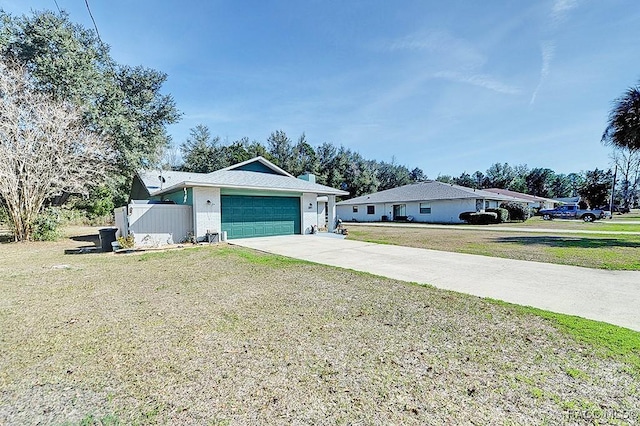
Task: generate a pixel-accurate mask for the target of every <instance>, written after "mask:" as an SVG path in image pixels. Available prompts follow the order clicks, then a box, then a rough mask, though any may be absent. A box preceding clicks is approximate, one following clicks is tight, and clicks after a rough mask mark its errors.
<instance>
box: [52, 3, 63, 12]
mask: <svg viewBox="0 0 640 426" xmlns="http://www.w3.org/2000/svg"><path fill="white" fill-rule="evenodd" d="M53 2H54V3H55V4H56V8H58V13H62V11H61V10H60V6H58V1H57V0H53Z"/></svg>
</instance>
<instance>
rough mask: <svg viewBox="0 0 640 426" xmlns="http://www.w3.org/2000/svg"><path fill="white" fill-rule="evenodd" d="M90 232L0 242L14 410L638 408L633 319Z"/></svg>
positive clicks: (2, 345) (9, 416)
mask: <svg viewBox="0 0 640 426" xmlns="http://www.w3.org/2000/svg"><path fill="white" fill-rule="evenodd" d="M83 232H84V231H83ZM81 235H88V234H86V233H83V234H81ZM82 241H84V240H82ZM78 242H79V241H77V240H62V241H59V242H57V243H25V244H4V245H1V246H0V294H2V298H1V299H0V330H2V333H1V334H0V395H2V404H0V424H73V425H76V424H140V425H144V424H274V423H275V424H278V423H287V424H289V423H294V424H310V423H314V424H324V423H329V424H353V423H364V424H468V423H471V422H475V423H477V424H496V423H498V424H537V423H540V419H546V421H547V422H548V423H549V424H562V423H566V422H565V421H564V420H565V415H566V411H567V410H568V409H571V407H578V408H582V407H604V406H606V407H611V408H612V409H615V410H619V412H624V413H631V415H633V416H634V417H632V420H631V421H629V423H633V422H634V421H635V422H636V423H637V421H638V420H640V418H638V417H637V416H638V413H637V407H638V406H640V379H639V378H638V374H637V368H636V366H637V351H636V350H635V349H634V346H635V345H636V342H637V334H633V333H632V334H629V335H625V334H623V333H624V330H620V329H619V328H618V327H612V326H611V329H612V330H613V331H611V332H610V330H609V329H607V328H597V327H603V325H602V324H600V323H597V324H590V325H589V327H587V326H585V325H580V324H579V323H578V322H576V321H577V320H573V319H571V318H569V319H568V318H566V317H565V316H554V318H555V319H553V320H552V319H546V317H545V318H543V317H544V316H545V315H548V314H550V313H546V312H544V311H540V312H538V311H536V310H530V311H528V310H526V308H520V307H516V306H513V305H507V304H498V303H495V302H492V301H489V300H485V299H480V298H477V297H471V296H465V295H462V294H457V293H453V292H447V291H443V290H438V289H435V288H432V287H428V286H419V285H410V284H407V283H404V282H400V281H395V280H391V279H385V278H382V277H378V276H373V275H371V274H365V273H356V272H354V271H348V270H343V269H337V268H331V267H325V266H322V265H317V264H311V263H307V262H299V261H294V262H291V261H289V260H288V259H286V258H282V257H280V256H273V255H265V254H263V253H260V252H254V251H251V250H247V249H243V248H239V247H234V246H227V245H223V244H221V245H217V246H204V247H199V248H195V249H189V250H174V251H167V252H163V253H149V254H143V255H114V254H111V253H102V254H87V255H73V256H70V255H69V256H65V255H64V254H63V252H64V249H66V248H70V247H74V246H75V245H77V244H78ZM61 264H65V265H68V266H69V268H66V269H60V268H56V267H55V266H57V265H61ZM572 321H573V322H572ZM583 321H586V320H583ZM565 323H567V324H569V325H572V327H573V328H569V325H566V324H565ZM565 327H567V329H568V330H573V331H567V330H565ZM588 330H591V331H588ZM598 333H600V334H604V335H605V337H602V336H596V335H597V334H598ZM575 336H582V337H583V340H579V339H577V338H576V337H575ZM599 339H600V340H599ZM602 339H604V340H603V341H602Z"/></svg>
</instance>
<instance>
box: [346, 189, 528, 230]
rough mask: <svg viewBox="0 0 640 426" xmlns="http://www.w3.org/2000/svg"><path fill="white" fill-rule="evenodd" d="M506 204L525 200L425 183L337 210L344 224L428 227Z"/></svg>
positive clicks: (354, 201)
mask: <svg viewBox="0 0 640 426" xmlns="http://www.w3.org/2000/svg"><path fill="white" fill-rule="evenodd" d="M505 201H521V200H519V199H517V198H514V197H509V196H505V195H499V194H494V193H491V192H486V191H482V190H476V189H473V188H466V187H464V186H459V185H452V184H448V183H443V182H438V181H425V182H419V183H414V184H411V185H405V186H401V187H399V188H393V189H388V190H385V191H380V192H376V193H373V194H369V195H363V196H361V197H356V198H352V199H350V200H345V201H341V202H339V203H338V204H337V207H336V208H337V213H338V217H339V218H340V219H341V220H343V221H357V222H379V221H386V220H390V221H391V220H404V219H410V220H412V221H414V222H426V223H462V221H461V220H460V219H459V215H460V213H462V212H468V211H484V210H485V209H488V208H496V207H498V206H499V205H500V203H502V202H505Z"/></svg>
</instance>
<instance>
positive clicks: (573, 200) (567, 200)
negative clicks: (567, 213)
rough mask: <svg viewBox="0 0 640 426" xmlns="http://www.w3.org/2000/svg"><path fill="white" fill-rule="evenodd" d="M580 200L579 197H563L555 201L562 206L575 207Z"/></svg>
mask: <svg viewBox="0 0 640 426" xmlns="http://www.w3.org/2000/svg"><path fill="white" fill-rule="evenodd" d="M580 200H581V198H580V197H563V198H556V199H555V201H556V202H559V203H562V204H574V205H577V204H578V203H579V202H580Z"/></svg>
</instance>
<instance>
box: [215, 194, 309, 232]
mask: <svg viewBox="0 0 640 426" xmlns="http://www.w3.org/2000/svg"><path fill="white" fill-rule="evenodd" d="M220 198H221V200H220V201H221V204H222V205H221V207H222V218H221V219H222V230H223V231H227V238H248V237H266V236H269V235H290V234H299V233H300V198H298V197H254V196H246V195H222V196H221V197H220Z"/></svg>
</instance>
